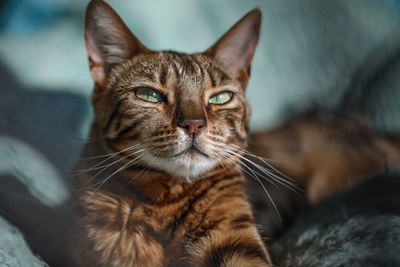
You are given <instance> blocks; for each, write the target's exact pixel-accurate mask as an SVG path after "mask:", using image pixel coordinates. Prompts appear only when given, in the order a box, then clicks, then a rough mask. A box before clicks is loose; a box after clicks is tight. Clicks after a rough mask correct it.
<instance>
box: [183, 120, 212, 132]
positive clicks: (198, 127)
mask: <svg viewBox="0 0 400 267" xmlns="http://www.w3.org/2000/svg"><path fill="white" fill-rule="evenodd" d="M178 125H179V126H180V127H182V128H184V129H185V130H186V131H187V132H188V133H189V134H190V135H198V134H200V132H201V131H202V130H203V129H204V127H205V126H206V122H205V121H204V120H184V121H182V122H181V123H179V124H178Z"/></svg>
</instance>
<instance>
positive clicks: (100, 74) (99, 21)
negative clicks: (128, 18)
mask: <svg viewBox="0 0 400 267" xmlns="http://www.w3.org/2000/svg"><path fill="white" fill-rule="evenodd" d="M85 41H86V50H87V52H88V55H89V62H90V71H91V74H92V77H93V80H94V82H95V84H96V86H98V87H105V86H106V84H107V75H108V74H109V71H110V70H111V67H112V66H113V65H116V64H120V63H122V62H123V61H125V60H127V59H129V58H132V57H133V56H134V55H135V54H138V53H148V52H149V51H150V50H149V49H147V48H146V47H145V46H144V45H143V44H142V43H141V42H140V41H139V40H138V39H137V38H136V37H135V36H134V35H133V34H132V33H131V31H130V30H129V29H128V27H127V26H126V25H125V24H124V22H123V21H122V19H121V18H120V17H119V16H118V14H117V13H116V12H115V11H114V10H113V9H112V8H111V7H110V6H109V5H108V4H107V3H106V2H104V1H102V0H92V1H91V2H90V3H89V5H88V8H87V10H86V17H85Z"/></svg>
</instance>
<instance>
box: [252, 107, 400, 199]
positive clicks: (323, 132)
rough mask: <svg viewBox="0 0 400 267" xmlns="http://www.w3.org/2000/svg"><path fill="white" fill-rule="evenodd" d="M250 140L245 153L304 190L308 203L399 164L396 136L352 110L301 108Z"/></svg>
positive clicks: (398, 138)
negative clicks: (268, 162) (264, 160)
mask: <svg viewBox="0 0 400 267" xmlns="http://www.w3.org/2000/svg"><path fill="white" fill-rule="evenodd" d="M249 139H250V143H249V151H250V152H252V153H253V154H255V155H258V156H261V157H266V158H269V159H271V163H273V165H274V167H276V168H277V169H279V170H280V171H281V172H283V173H285V174H286V175H287V176H289V177H290V178H292V179H294V180H295V181H296V182H297V183H298V184H300V185H302V186H303V187H304V188H306V197H307V199H308V201H309V202H310V203H318V202H320V201H321V200H323V199H324V198H326V197H328V196H330V195H331V194H333V193H335V192H338V191H340V190H342V189H343V188H345V187H347V186H350V185H352V184H355V183H357V182H360V181H361V180H363V179H364V178H365V177H368V176H372V175H375V174H379V173H382V172H385V170H386V169H388V168H391V167H393V166H396V165H398V164H400V134H396V133H394V134H384V133H381V132H380V131H378V130H376V129H374V128H373V127H371V126H370V125H369V124H368V123H367V122H366V121H365V120H364V119H362V118H361V117H360V116H357V115H355V114H351V113H350V114H343V113H332V112H330V113H325V112H321V111H309V112H305V113H303V114H300V115H296V116H293V117H291V118H289V119H288V120H287V121H285V122H284V123H282V124H281V125H279V126H278V127H276V128H274V129H270V130H265V131H259V132H255V133H251V134H250V137H249Z"/></svg>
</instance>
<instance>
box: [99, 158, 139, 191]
mask: <svg viewBox="0 0 400 267" xmlns="http://www.w3.org/2000/svg"><path fill="white" fill-rule="evenodd" d="M141 157H142V155H140V156H138V157H136V158H134V159H132V160H131V161H128V162H127V163H125V164H124V165H122V166H121V167H120V168H118V170H116V171H115V172H113V173H112V174H111V175H109V176H108V177H107V178H105V179H103V180H102V181H101V182H99V183H96V184H94V185H93V186H96V185H98V186H97V187H96V189H95V190H94V191H95V192H96V191H97V190H99V189H100V187H102V186H103V185H104V184H105V183H106V182H107V181H108V180H110V179H111V177H113V176H114V175H115V174H117V173H119V172H121V171H123V170H125V169H127V168H129V167H130V166H132V165H133V164H134V163H135V162H136V161H137V160H139V159H140V158H141Z"/></svg>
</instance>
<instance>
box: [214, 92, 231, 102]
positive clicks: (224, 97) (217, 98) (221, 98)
mask: <svg viewBox="0 0 400 267" xmlns="http://www.w3.org/2000/svg"><path fill="white" fill-rule="evenodd" d="M231 99H232V93H231V92H222V93H219V94H216V95H213V96H212V97H210V99H208V103H210V104H215V105H223V104H226V103H228V102H229V101H230V100H231Z"/></svg>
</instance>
